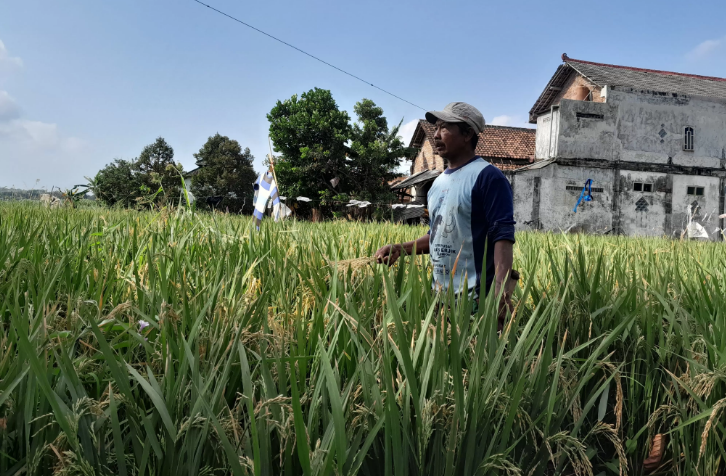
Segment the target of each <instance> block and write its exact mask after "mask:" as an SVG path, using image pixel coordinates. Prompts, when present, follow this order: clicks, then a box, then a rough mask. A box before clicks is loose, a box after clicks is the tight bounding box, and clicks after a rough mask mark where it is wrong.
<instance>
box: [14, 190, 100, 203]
mask: <svg viewBox="0 0 726 476" xmlns="http://www.w3.org/2000/svg"><path fill="white" fill-rule="evenodd" d="M44 193H49V194H50V192H48V191H47V190H43V189H42V188H37V189H31V190H24V189H21V188H8V187H0V200H6V201H7V200H40V196H41V195H43V194H44ZM52 195H53V196H54V197H58V198H63V194H62V193H61V191H60V190H53V193H52ZM85 199H86V200H95V197H94V196H93V195H90V196H89V195H86V197H85Z"/></svg>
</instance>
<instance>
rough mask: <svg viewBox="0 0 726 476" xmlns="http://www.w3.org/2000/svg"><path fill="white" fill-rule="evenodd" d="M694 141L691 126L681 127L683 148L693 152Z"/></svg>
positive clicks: (694, 135)
mask: <svg viewBox="0 0 726 476" xmlns="http://www.w3.org/2000/svg"><path fill="white" fill-rule="evenodd" d="M695 143H696V133H695V130H694V128H693V126H684V127H683V150H684V151H685V152H693V150H694V149H695Z"/></svg>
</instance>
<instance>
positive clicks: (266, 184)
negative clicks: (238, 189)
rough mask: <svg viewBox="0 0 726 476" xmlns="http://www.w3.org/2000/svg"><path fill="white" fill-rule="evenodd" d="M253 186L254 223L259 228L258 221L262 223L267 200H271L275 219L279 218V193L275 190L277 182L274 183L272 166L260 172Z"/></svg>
mask: <svg viewBox="0 0 726 476" xmlns="http://www.w3.org/2000/svg"><path fill="white" fill-rule="evenodd" d="M254 187H255V211H254V216H255V219H256V223H255V225H256V226H257V229H258V230H259V229H260V223H262V217H264V216H265V208H267V201H268V200H272V206H273V208H274V210H276V212H274V211H273V215H274V216H275V221H277V220H278V218H279V212H280V206H279V205H280V194H279V193H278V191H277V184H276V183H275V176H274V175H273V173H272V167H271V166H270V168H268V169H267V171H266V172H263V173H261V174H260V176H259V177H257V180H256V181H255V184H254Z"/></svg>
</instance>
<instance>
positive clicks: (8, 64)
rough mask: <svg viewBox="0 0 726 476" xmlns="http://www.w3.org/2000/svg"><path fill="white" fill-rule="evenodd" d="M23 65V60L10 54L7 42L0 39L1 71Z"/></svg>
mask: <svg viewBox="0 0 726 476" xmlns="http://www.w3.org/2000/svg"><path fill="white" fill-rule="evenodd" d="M22 67H23V60H21V59H20V58H18V57H13V56H10V54H9V53H8V50H7V48H5V43H3V42H2V40H0V71H2V70H13V69H17V68H22Z"/></svg>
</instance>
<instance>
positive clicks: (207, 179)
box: [192, 134, 257, 212]
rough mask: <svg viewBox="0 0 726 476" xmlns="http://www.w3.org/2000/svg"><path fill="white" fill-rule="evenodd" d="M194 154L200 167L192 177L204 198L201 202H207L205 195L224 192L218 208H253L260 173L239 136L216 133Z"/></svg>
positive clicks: (193, 185)
mask: <svg viewBox="0 0 726 476" xmlns="http://www.w3.org/2000/svg"><path fill="white" fill-rule="evenodd" d="M194 158H195V159H197V166H198V167H199V171H198V172H197V173H196V175H195V176H194V179H193V181H192V192H193V193H194V195H195V196H196V197H197V199H200V200H199V204H200V205H201V206H205V205H206V202H205V201H204V199H205V198H207V197H213V196H217V197H219V196H221V197H223V198H222V201H221V203H219V204H218V205H217V206H216V207H217V208H229V210H230V211H231V212H242V211H251V210H252V208H253V206H254V204H253V203H252V197H253V195H254V191H253V189H252V184H253V183H254V181H255V178H256V176H257V174H255V170H254V168H253V166H252V161H253V160H254V157H253V156H252V154H251V153H250V149H249V148H245V149H244V151H243V150H242V147H241V146H240V144H239V142H237V141H236V140H232V139H230V138H229V137H227V136H222V135H219V134H215V135H214V136H212V137H210V138H209V139H208V140H207V142H206V143H205V144H204V146H203V147H202V148H201V149H199V152H197V153H196V154H194Z"/></svg>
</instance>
